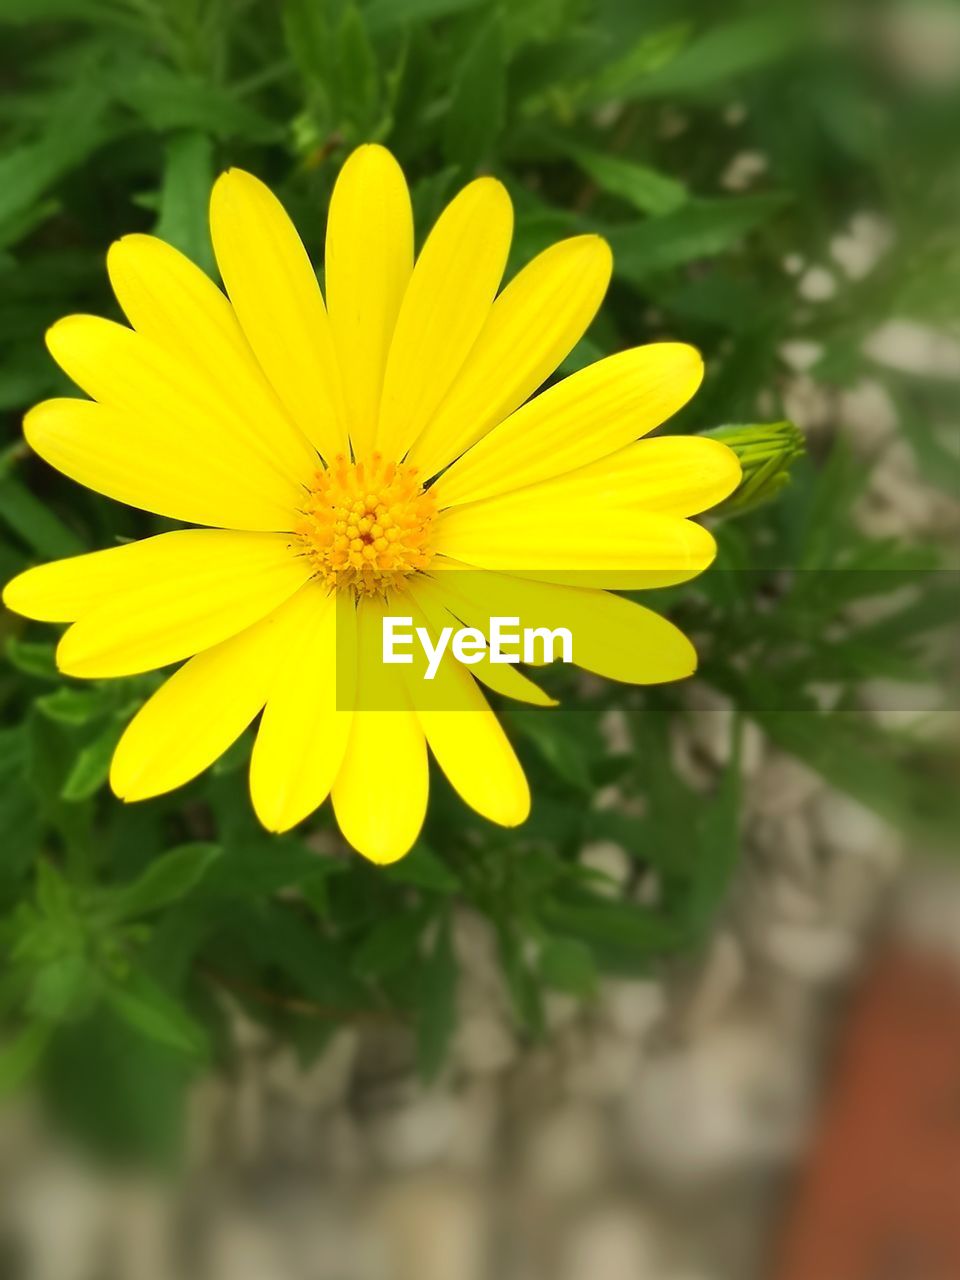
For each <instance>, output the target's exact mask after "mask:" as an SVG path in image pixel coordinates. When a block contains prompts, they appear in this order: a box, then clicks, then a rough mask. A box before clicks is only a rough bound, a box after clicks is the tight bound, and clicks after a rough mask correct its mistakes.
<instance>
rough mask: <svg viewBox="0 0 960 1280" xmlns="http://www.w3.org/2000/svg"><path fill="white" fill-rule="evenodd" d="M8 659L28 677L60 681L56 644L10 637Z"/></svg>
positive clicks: (8, 640)
mask: <svg viewBox="0 0 960 1280" xmlns="http://www.w3.org/2000/svg"><path fill="white" fill-rule="evenodd" d="M6 651H7V657H8V658H9V659H10V661H11V663H12V664H13V665H14V666H15V667H16V668H17V670H18V671H22V672H23V674H24V675H26V676H32V677H34V678H35V679H37V680H59V679H60V672H59V671H58V670H57V660H56V657H55V655H56V652H57V646H56V645H55V644H46V643H44V642H43V641H35V640H21V639H19V638H18V637H17V636H8V637H7V643H6Z"/></svg>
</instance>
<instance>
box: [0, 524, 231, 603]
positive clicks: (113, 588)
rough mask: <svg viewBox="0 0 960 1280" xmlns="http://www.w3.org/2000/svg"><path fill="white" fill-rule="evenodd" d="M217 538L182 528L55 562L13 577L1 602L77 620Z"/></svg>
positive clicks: (168, 568) (213, 543) (166, 570)
mask: <svg viewBox="0 0 960 1280" xmlns="http://www.w3.org/2000/svg"><path fill="white" fill-rule="evenodd" d="M218 540H219V535H215V537H214V540H213V542H212V543H210V542H209V534H208V533H207V532H206V531H201V530H178V531H176V532H174V533H162V534H159V535H158V536H157V537H155V538H143V539H141V540H140V541H139V542H125V543H123V544H122V545H121V546H117V547H110V548H108V549H107V550H106V551H90V552H88V553H87V554H86V555H81V556H69V557H68V558H67V559H65V560H51V561H50V562H49V563H47V564H41V565H37V566H36V567H35V568H33V569H27V570H25V571H24V572H23V573H21V574H18V575H17V577H15V578H12V579H11V580H10V582H8V583H7V585H6V586H5V587H4V589H3V603H4V604H5V605H6V606H7V608H8V609H12V610H13V611H14V613H22V614H23V615H24V616H25V617H27V618H35V619H36V620H37V621H38V622H76V620H77V619H78V618H79V617H81V616H82V615H83V614H87V613H93V612H94V610H95V609H97V608H98V607H99V606H100V605H103V604H107V603H108V602H109V601H110V600H114V599H117V598H118V597H120V596H121V595H123V594H124V593H125V592H127V591H130V590H132V589H133V588H135V587H137V586H138V585H140V584H142V583H144V582H149V581H152V580H153V578H154V577H155V576H156V575H157V574H165V573H169V571H170V566H171V564H175V563H178V562H179V561H182V560H186V559H188V558H189V556H190V555H191V554H194V553H196V552H197V551H198V550H200V551H202V550H203V549H204V548H206V547H207V546H208V545H216V543H217V541H218Z"/></svg>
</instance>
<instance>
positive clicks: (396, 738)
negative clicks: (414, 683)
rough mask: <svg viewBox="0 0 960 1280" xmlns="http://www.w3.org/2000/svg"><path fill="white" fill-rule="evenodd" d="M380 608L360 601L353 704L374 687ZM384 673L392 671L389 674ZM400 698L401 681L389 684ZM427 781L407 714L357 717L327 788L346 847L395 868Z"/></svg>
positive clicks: (413, 834) (418, 821)
mask: <svg viewBox="0 0 960 1280" xmlns="http://www.w3.org/2000/svg"><path fill="white" fill-rule="evenodd" d="M383 616H384V607H383V605H382V604H380V603H379V602H378V601H376V600H373V599H365V600H363V601H361V605H360V608H359V610H358V614H357V625H358V636H357V646H358V671H357V682H358V693H357V698H358V702H360V703H361V704H362V703H364V702H367V703H368V705H369V693H368V692H366V693H365V691H364V684H365V683H366V682H368V681H372V683H373V684H374V685H376V684H378V683H379V682H380V681H381V680H382V678H383V676H384V674H385V670H386V669H385V668H384V667H383V664H382V663H381V661H380V652H381V650H380V645H381V627H382V622H383ZM391 670H392V669H391ZM396 679H397V682H398V685H399V686H400V692H401V694H402V679H401V677H400V676H399V675H397V677H396ZM428 790H429V774H428V770H427V749H426V742H425V739H424V736H423V730H422V729H421V727H420V722H419V720H418V719H417V716H416V713H415V712H414V711H413V709H412V708H411V707H410V706H409V703H408V702H407V703H406V705H403V706H400V707H398V708H397V709H393V710H380V709H375V708H371V709H361V710H358V711H357V712H356V713H355V714H354V717H353V724H352V726H351V729H350V738H349V741H348V743H347V751H346V755H345V757H344V760H343V764H342V765H341V767H340V772H339V773H338V774H337V779H336V782H335V783H334V785H333V808H334V812H335V813H336V816H337V822H338V823H339V824H340V830H341V831H342V832H343V834H344V836H345V837H346V839H347V840H348V841H349V842H350V844H352V845H353V847H354V848H355V849H357V850H358V851H359V852H360V853H362V854H363V856H364V857H365V858H369V859H370V860H371V861H372V862H379V863H387V862H396V860H397V859H398V858H402V857H403V855H404V854H405V853H407V852H408V851H409V850H410V847H411V846H412V844H413V842H414V841H415V840H416V838H417V836H418V835H419V834H420V828H421V827H422V826H423V820H424V818H425V816H426V812H427V793H428Z"/></svg>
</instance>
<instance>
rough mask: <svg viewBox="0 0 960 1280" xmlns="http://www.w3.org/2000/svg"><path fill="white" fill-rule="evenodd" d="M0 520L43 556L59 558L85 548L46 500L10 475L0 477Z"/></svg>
mask: <svg viewBox="0 0 960 1280" xmlns="http://www.w3.org/2000/svg"><path fill="white" fill-rule="evenodd" d="M0 519H3V521H4V522H5V523H6V524H8V525H9V526H10V528H11V529H12V530H13V531H14V533H16V534H17V535H18V536H19V537H21V538H22V539H23V541H24V542H25V543H26V544H27V546H28V547H29V548H30V550H31V551H33V552H35V553H36V554H37V555H38V556H40V557H42V558H43V559H54V560H59V559H60V558H61V557H62V556H75V555H77V554H78V553H79V552H81V551H85V550H86V547H85V546H84V544H83V542H82V541H81V540H80V539H79V538H78V537H77V535H76V534H75V533H74V532H73V530H72V529H68V528H67V526H66V525H65V524H64V523H63V521H62V520H61V519H60V518H59V516H57V515H55V514H54V513H53V511H51V509H50V508H49V507H48V506H47V505H46V503H44V502H41V501H40V499H39V498H35V497H34V496H33V494H32V493H31V492H30V490H29V489H27V488H25V487H24V486H23V485H22V484H21V483H20V481H19V480H17V479H15V478H14V477H13V476H10V475H7V476H4V477H3V478H2V479H0Z"/></svg>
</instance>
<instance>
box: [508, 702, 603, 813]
mask: <svg viewBox="0 0 960 1280" xmlns="http://www.w3.org/2000/svg"><path fill="white" fill-rule="evenodd" d="M509 714H510V722H511V724H513V725H514V726H515V727H516V728H517V729H518V730H519V732H520V733H522V734H523V736H524V737H525V738H528V739H529V740H530V742H532V743H533V745H534V746H535V747H536V749H537V751H538V752H539V754H540V755H541V756H542V758H543V759H544V760H545V761H546V762H547V764H548V765H550V767H551V768H552V769H553V770H554V771H555V772H556V773H558V774H559V775H560V777H561V778H564V779H565V780H566V781H567V782H569V783H572V785H573V786H575V787H576V788H577V789H578V790H580V791H587V792H589V791H592V789H593V779H592V777H591V773H590V759H589V753H588V751H587V749H586V746H585V743H584V739H583V737H582V735H581V734H580V733H578V731H577V726H576V724H575V720H574V718H572V717H571V716H570V715H564V714H563V713H562V712H559V713H558V712H544V711H541V710H540V709H537V710H535V711H529V710H526V709H524V708H518V707H511V708H510V713H509Z"/></svg>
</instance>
